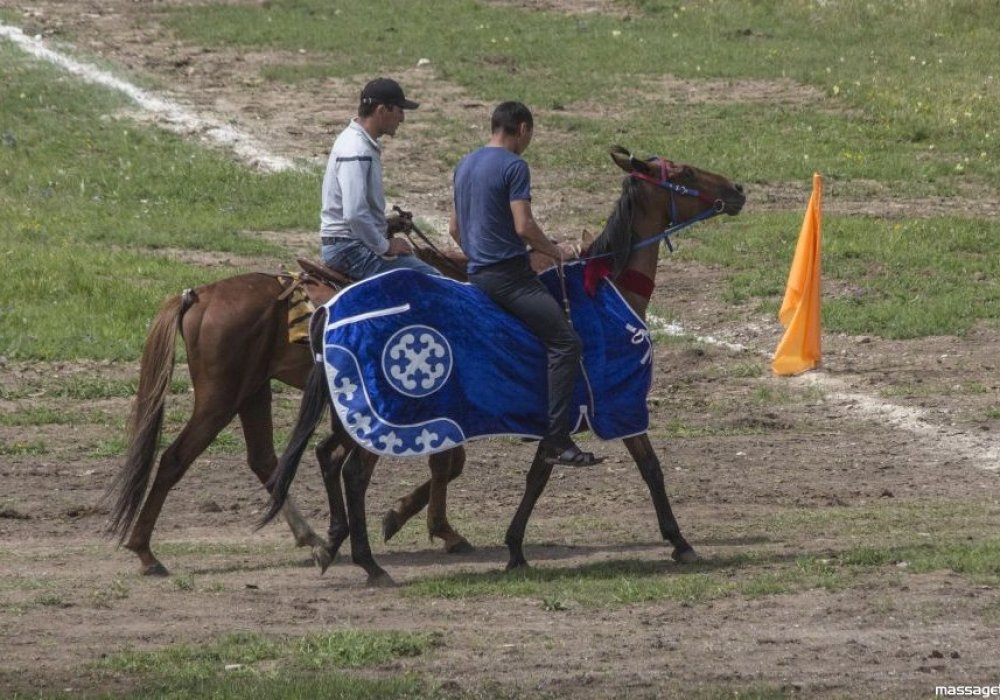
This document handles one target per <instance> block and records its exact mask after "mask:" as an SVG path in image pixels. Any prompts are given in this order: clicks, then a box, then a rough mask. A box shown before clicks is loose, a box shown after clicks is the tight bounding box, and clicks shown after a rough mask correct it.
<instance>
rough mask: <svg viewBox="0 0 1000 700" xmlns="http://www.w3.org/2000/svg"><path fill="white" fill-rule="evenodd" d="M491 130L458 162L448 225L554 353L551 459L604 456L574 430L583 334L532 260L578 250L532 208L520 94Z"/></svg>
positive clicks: (478, 275)
mask: <svg viewBox="0 0 1000 700" xmlns="http://www.w3.org/2000/svg"><path fill="white" fill-rule="evenodd" d="M491 126H492V136H491V137H490V142H489V143H488V144H486V145H485V146H483V147H482V148H480V149H478V150H476V151H473V152H472V153H470V154H469V155H467V156H465V158H463V159H462V161H461V162H460V163H459V164H458V167H457V168H455V177H454V180H455V182H454V185H455V208H454V210H453V211H452V214H451V225H450V227H449V231H450V233H451V236H452V238H454V239H455V241H456V242H457V243H458V244H459V245H460V246H461V247H462V250H463V251H464V252H465V254H466V255H467V256H468V257H469V264H468V270H469V281H470V282H472V283H473V284H474V285H476V286H477V287H479V288H480V289H481V290H483V291H484V292H485V293H486V295H487V296H489V297H490V299H492V300H493V301H494V302H496V303H497V304H498V305H499V306H500V307H501V308H503V309H504V310H506V311H507V312H508V313H510V314H512V315H513V316H515V317H516V318H518V319H520V320H521V321H523V322H524V324H525V325H527V326H528V328H530V329H531V331H532V332H533V333H534V334H535V335H537V336H538V338H539V340H541V341H542V343H543V344H544V345H545V349H546V353H547V355H548V396H549V401H548V403H549V405H548V419H549V425H548V429H547V431H546V433H545V436H544V437H543V438H542V448H543V450H544V451H545V458H546V461H547V462H549V463H550V464H569V465H573V466H587V465H591V464H597V463H598V462H600V461H602V460H601V459H600V458H597V457H595V456H594V455H593V454H592V453H590V452H584V451H582V450H581V449H580V448H579V447H577V445H576V444H575V443H574V442H573V439H572V438H571V437H570V430H572V428H573V427H574V426H573V425H571V420H572V419H573V417H574V416H573V406H572V405H571V404H572V398H573V386H574V385H575V384H576V379H577V377H578V376H579V372H580V352H581V344H580V338H579V337H578V336H577V334H576V331H574V330H573V327H572V326H571V325H570V323H569V321H568V320H567V318H566V316H565V315H564V313H563V310H562V309H561V308H560V306H559V303H558V302H557V301H556V300H555V298H554V297H553V296H552V295H551V294H550V293H549V292H548V290H547V289H546V288H545V286H544V285H543V284H542V283H541V281H539V279H538V276H537V275H536V274H535V273H534V272H533V271H532V269H531V266H530V265H529V263H528V246H529V245H530V246H531V249H532V250H536V251H538V252H540V253H544V254H545V255H548V256H550V257H552V258H553V259H554V260H556V261H557V262H562V260H564V259H566V258H569V257H573V253H572V252H571V251H570V250H569V249H568V248H564V247H560V246H557V245H556V244H555V243H553V242H552V241H550V240H549V239H548V238H546V236H545V234H544V233H542V229H541V228H540V227H539V226H538V223H537V222H536V221H535V219H534V216H533V215H532V213H531V173H530V172H529V170H528V164H527V163H525V162H524V160H522V159H521V154H522V153H523V152H524V150H525V149H526V148H527V147H528V144H529V143H531V136H532V132H533V128H534V120H533V119H532V116H531V112H530V111H529V110H528V108H527V107H525V106H524V105H523V104H521V103H520V102H504V103H502V104H500V105H498V106H497V108H496V109H495V110H494V111H493V118H492V124H491Z"/></svg>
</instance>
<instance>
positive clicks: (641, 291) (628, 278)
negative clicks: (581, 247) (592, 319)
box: [583, 258, 656, 299]
mask: <svg viewBox="0 0 1000 700" xmlns="http://www.w3.org/2000/svg"><path fill="white" fill-rule="evenodd" d="M610 276H611V262H610V261H609V260H608V259H607V258H591V259H590V260H588V261H587V264H586V265H585V266H584V268H583V288H584V289H585V290H586V291H587V294H588V295H589V296H594V295H595V294H597V285H598V284H600V282H601V280H603V279H605V278H607V277H610ZM615 281H616V282H617V283H618V285H619V286H620V287H621V288H622V289H624V290H626V291H629V292H632V293H633V294H638V295H639V296H641V297H642V298H644V299H649V298H651V297H652V296H653V289H654V288H655V287H656V283H655V282H653V280H651V279H650V278H649V277H647V276H646V275H644V274H642V273H641V272H639V271H637V270H628V269H626V270H622V273H621V274H620V275H618V277H617V279H616V280H615Z"/></svg>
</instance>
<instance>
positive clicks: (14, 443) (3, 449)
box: [0, 438, 49, 457]
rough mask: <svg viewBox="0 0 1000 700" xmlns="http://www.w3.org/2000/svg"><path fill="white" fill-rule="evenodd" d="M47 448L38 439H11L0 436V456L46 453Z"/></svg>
mask: <svg viewBox="0 0 1000 700" xmlns="http://www.w3.org/2000/svg"><path fill="white" fill-rule="evenodd" d="M48 451H49V448H48V447H47V446H46V444H45V443H44V442H40V441H38V440H11V439H6V438H0V456H4V457H18V456H22V455H43V454H47V453H48Z"/></svg>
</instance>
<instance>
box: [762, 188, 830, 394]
mask: <svg viewBox="0 0 1000 700" xmlns="http://www.w3.org/2000/svg"><path fill="white" fill-rule="evenodd" d="M822 218H823V176H822V175H820V174H819V173H813V191H812V196H811V197H810V198H809V207H808V208H807V209H806V217H805V220H804V221H803V222H802V230H801V231H799V242H798V243H797V244H796V245H795V258H794V259H793V260H792V269H791V271H789V273H788V287H787V288H786V289H785V299H784V301H782V302H781V310H780V311H779V312H778V318H779V319H780V320H781V323H782V325H783V326H785V335H784V337H783V338H782V339H781V342H780V343H778V348H777V350H775V351H774V360H773V361H772V362H771V369H773V370H774V373H775V374H778V375H782V376H784V375H789V374H799V373H800V372H805V371H806V370H810V369H815V368H816V367H817V366H819V362H820V357H821V356H822V351H821V349H820V284H819V279H820V241H821V237H820V228H821V226H820V224H821V220H822Z"/></svg>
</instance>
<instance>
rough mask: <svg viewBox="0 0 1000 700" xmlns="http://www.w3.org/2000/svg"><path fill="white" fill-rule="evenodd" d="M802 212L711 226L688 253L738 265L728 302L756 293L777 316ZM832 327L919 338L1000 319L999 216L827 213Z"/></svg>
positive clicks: (827, 324)
mask: <svg viewBox="0 0 1000 700" xmlns="http://www.w3.org/2000/svg"><path fill="white" fill-rule="evenodd" d="M801 222H802V219H801V215H799V216H796V215H791V214H759V215H756V216H754V217H747V218H743V219H734V220H732V221H729V222H726V229H727V230H726V231H725V232H724V234H723V233H722V232H720V231H718V230H713V229H712V228H704V229H701V230H699V231H696V232H695V233H693V234H692V238H694V239H697V240H698V241H700V242H701V244H700V245H689V246H684V247H683V248H682V249H681V251H680V253H679V255H680V257H681V258H682V259H690V260H698V261H700V262H703V263H707V264H712V265H722V266H725V267H726V268H728V269H729V270H730V271H731V275H730V279H729V286H728V289H727V291H726V299H727V301H729V302H731V303H743V302H746V301H747V300H751V299H756V300H758V301H759V302H760V309H761V310H762V311H764V312H767V313H771V314H774V315H776V314H777V309H778V306H779V304H780V302H781V298H782V295H783V293H784V288H785V284H786V282H787V275H788V266H789V265H790V264H791V259H792V255H793V253H794V250H795V242H796V239H797V237H798V232H799V227H800V226H801ZM823 276H824V281H825V284H827V286H828V288H829V289H834V290H841V291H835V292H830V291H827V292H826V293H825V294H824V299H823V326H824V328H825V329H827V330H829V331H831V332H843V333H849V334H857V335H879V336H882V337H885V338H916V337H923V336H928V335H952V334H956V335H961V334H963V333H965V332H966V331H968V330H969V329H970V328H971V327H972V326H973V325H975V324H976V323H977V322H978V321H981V320H984V319H985V320H988V321H992V322H996V321H997V320H1000V285H997V284H996V283H995V282H992V280H996V279H998V278H1000V222H998V221H986V220H979V219H962V218H950V217H942V218H932V219H918V220H911V221H887V220H883V219H874V218H869V217H842V216H828V217H826V218H825V219H824V223H823Z"/></svg>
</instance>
